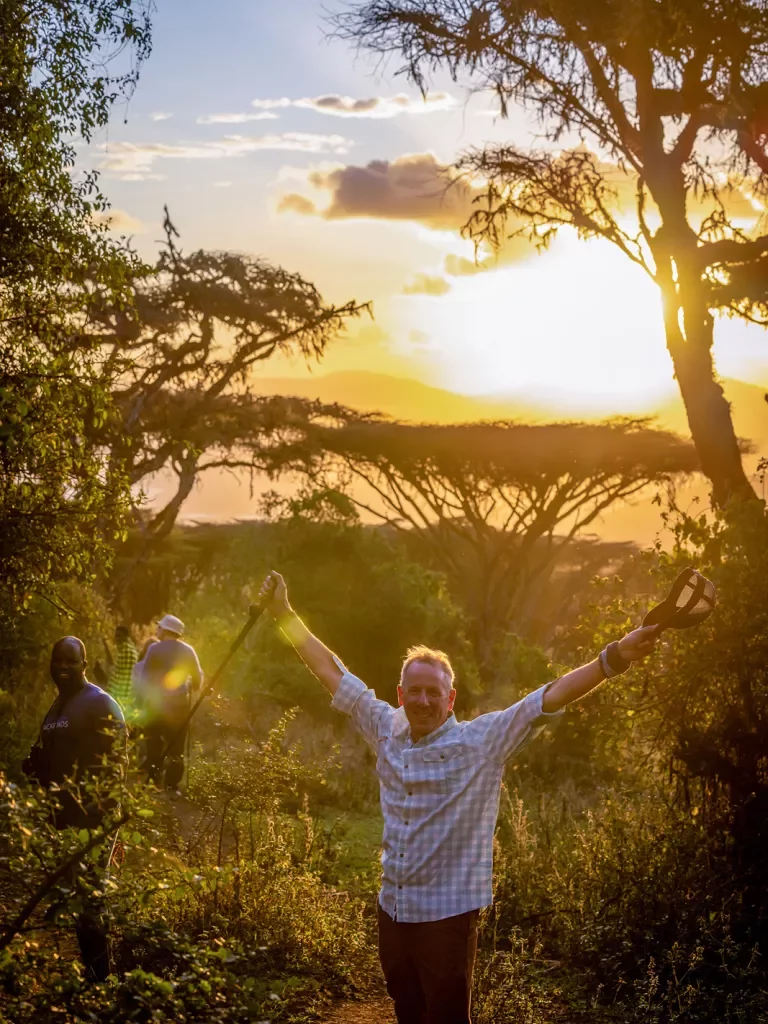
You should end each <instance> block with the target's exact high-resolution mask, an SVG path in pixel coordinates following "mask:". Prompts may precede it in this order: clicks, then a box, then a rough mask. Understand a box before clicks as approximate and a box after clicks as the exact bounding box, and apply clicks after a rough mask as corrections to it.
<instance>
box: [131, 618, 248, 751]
mask: <svg viewBox="0 0 768 1024" xmlns="http://www.w3.org/2000/svg"><path fill="white" fill-rule="evenodd" d="M263 611H264V606H263V605H260V604H252V605H251V607H250V615H249V617H248V621H247V622H246V624H245V625H244V626H243V628H242V629H241V630H240V632H239V633H238V634H237V636H236V637H235V639H234V640H233V641H232V646H231V647H230V648H229V650H228V651H227V654H226V655H225V657H224V660H223V661H222V663H221V664H220V665H219V667H218V668H217V669H216V671H215V672H214V673H213V675H212V676H211V678H210V679H209V680H208V682H207V683H206V684H205V686H204V687H203V688H202V690H201V691H200V696H199V697H198V698H197V700H196V701H195V703H194V704H193V705H192V707H191V708H190V710H189V713H188V714H187V717H186V718H185V719H184V721H183V722H182V723H181V725H180V726H179V728H178V729H177V730H176V732H175V733H174V734H173V736H172V737H171V739H170V741H169V743H168V744H167V745H166V748H165V750H164V751H163V752H162V754H161V755H160V760H159V763H158V765H157V767H158V768H159V767H160V766H161V765H162V764H163V762H164V761H165V759H166V757H167V756H168V754H169V752H170V750H171V748H172V747H173V745H174V743H176V741H177V740H178V738H179V736H181V734H182V733H183V732H184V730H185V729H186V728H187V726H188V725H189V723H190V722H191V721H192V718H193V717H194V714H195V712H196V711H197V709H198V708H199V707H200V705H201V704H202V703H203V700H204V699H205V698H206V697H207V696H208V694H209V693H211V692H212V690H213V689H214V687H215V686H216V684H217V683H218V681H219V679H220V678H221V676H222V675H223V673H224V671H225V670H226V668H227V666H228V665H229V663H230V661H231V660H232V659H233V658H234V656H235V654H237V652H238V650H239V649H240V647H242V645H243V641H244V640H245V638H246V637H247V636H248V634H249V633H250V632H251V630H252V629H253V627H254V626H255V625H256V623H257V622H258V620H259V616H260V615H261V613H262V612H263ZM148 762H149V758H147V759H146V760H145V761H144V763H143V764H142V766H141V771H144V769H145V768H147V766H148Z"/></svg>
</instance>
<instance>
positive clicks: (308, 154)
mask: <svg viewBox="0 0 768 1024" xmlns="http://www.w3.org/2000/svg"><path fill="white" fill-rule="evenodd" d="M154 38H155V43H154V52H153V56H152V59H151V60H150V61H149V62H148V64H147V65H146V67H145V68H144V70H143V73H142V77H141V80H140V84H139V87H138V89H137V91H136V93H135V95H134V96H133V98H132V100H131V101H130V103H129V104H128V105H127V107H126V108H125V109H124V111H122V113H124V115H125V121H124V122H123V121H122V120H121V119H119V118H116V119H115V120H114V121H113V124H112V125H111V127H110V130H109V133H108V134H105V135H104V136H102V137H101V138H97V139H96V140H95V142H94V144H93V145H92V146H91V147H90V148H89V149H87V150H84V151H83V152H82V159H83V162H84V164H89V163H90V165H91V166H92V165H94V164H95V165H96V166H97V167H98V168H99V169H100V173H101V184H102V187H103V189H104V191H105V192H106V194H107V195H108V197H109V198H110V200H111V202H112V204H113V207H114V210H115V213H114V227H115V229H116V230H119V231H123V232H125V233H128V234H129V235H131V237H132V239H133V243H134V245H135V246H136V247H137V249H138V250H139V252H140V253H141V254H142V255H143V256H145V257H147V258H151V257H153V256H154V255H155V254H156V252H157V250H158V246H159V244H160V240H161V238H162V231H161V224H162V211H163V205H164V204H166V203H167V204H168V206H169V209H170V213H171V216H172V218H173V221H174V223H175V225H176V227H177V228H178V230H179V232H180V236H181V242H180V244H181V245H182V247H183V248H184V249H185V250H187V251H189V250H192V249H194V248H197V247H206V248H211V249H232V250H236V251H240V252H248V253H254V254H258V255H260V256H263V257H266V258H267V259H269V260H271V261H273V262H274V263H277V264H280V265H282V266H284V267H285V268H286V269H288V270H290V271H298V272H300V273H301V274H303V275H304V276H305V277H306V278H307V279H309V280H311V281H312V282H314V283H315V284H316V285H317V287H318V288H319V289H320V291H321V292H322V294H323V295H324V297H325V298H326V299H328V300H329V301H333V302H344V301H347V300H349V299H355V300H356V301H369V300H370V301H371V302H372V310H373V319H367V318H364V319H362V320H360V321H357V322H356V323H354V324H352V325H351V326H350V329H349V331H348V332H347V334H346V335H344V336H342V337H341V338H339V339H338V340H337V341H335V342H334V343H332V344H331V345H330V346H329V347H328V349H327V351H326V353H325V356H324V358H323V359H322V361H321V362H320V363H319V364H313V365H312V366H309V367H308V366H306V365H305V364H304V363H303V362H302V361H301V360H298V359H295V358H294V359H289V358H284V357H275V358H272V359H270V360H269V361H268V362H267V363H265V364H264V365H263V366H262V367H261V373H260V377H261V378H262V379H260V380H259V381H257V382H256V386H257V389H261V390H263V391H265V392H267V393H269V392H270V389H271V388H272V387H273V386H275V387H277V386H279V387H280V388H283V389H285V390H296V391H298V392H300V393H302V394H305V395H308V396H310V397H323V398H325V399H327V400H336V401H344V402H347V403H348V404H354V405H356V406H357V407H358V408H381V409H383V410H384V411H387V412H390V413H393V414H395V415H399V416H404V417H410V418H432V419H436V420H440V421H443V422H445V421H448V420H450V419H461V418H464V419H468V418H472V417H477V416H479V415H483V414H488V415H501V414H508V415H528V414H530V415H536V416H537V418H539V419H540V420H541V419H547V418H551V419H555V418H558V417H560V418H562V417H563V416H586V417H599V416H606V415H613V414H626V413H631V414H635V413H655V412H657V411H661V420H660V422H663V423H666V424H669V425H671V426H673V427H675V428H676V429H681V430H683V431H685V430H686V423H685V418H684V416H683V415H681V407H680V403H679V397H678V390H677V386H676V382H675V380H674V377H673V372H672V364H671V360H670V358H669V356H668V354H667V351H666V348H665V343H664V336H663V329H662V322H661V310H660V299H659V293H658V290H657V289H656V287H655V286H654V284H653V283H652V282H651V281H650V280H649V279H648V277H646V275H645V274H644V272H643V271H642V270H641V269H639V268H638V267H637V266H635V265H634V264H632V263H631V262H630V261H629V260H628V259H627V258H626V257H625V256H624V255H622V254H621V253H620V252H619V251H618V250H616V249H615V248H614V247H613V246H611V245H610V244H609V243H607V242H594V241H593V242H584V241H580V240H578V239H577V237H576V236H575V234H574V233H572V232H570V231H567V230H566V231H563V232H561V234H560V235H559V236H558V237H557V238H556V239H555V240H554V242H553V243H552V245H551V246H550V247H549V249H547V250H546V251H544V252H539V251H538V250H537V249H536V247H535V246H534V245H532V244H531V243H530V242H528V241H526V240H524V239H516V240H514V241H512V242H508V243H506V245H505V247H504V249H503V251H502V252H501V253H500V255H499V256H498V258H497V257H494V256H493V255H492V254H490V253H489V252H487V251H480V252H479V253H478V254H477V259H476V254H475V251H474V247H473V245H472V244H471V242H470V241H468V240H467V239H466V238H463V237H462V235H461V228H462V225H463V224H464V222H465V220H466V217H467V209H468V208H467V205H466V201H465V202H464V205H462V203H461V202H457V200H456V199H455V197H454V196H453V195H452V194H447V195H445V196H443V195H442V186H441V184H440V179H439V169H440V167H441V166H443V165H446V164H449V163H451V162H452V161H454V160H455V159H456V158H457V156H458V155H459V153H460V152H461V151H462V150H463V149H465V148H467V147H469V146H477V145H481V144H482V143H484V142H489V141H501V140H509V141H512V142H514V143H517V144H520V145H530V144H531V143H532V141H534V133H535V132H536V126H535V125H534V124H532V123H531V122H530V121H529V120H528V119H527V118H526V116H525V115H523V114H522V112H521V111H519V110H516V109H513V110H512V111H511V114H510V117H509V118H508V119H507V120H502V119H500V118H499V117H498V116H495V110H494V103H493V99H492V98H491V97H490V96H488V95H483V94H478V95H470V93H469V90H468V89H467V88H466V83H465V84H464V86H462V85H461V84H459V85H457V84H456V83H453V82H451V81H450V80H447V79H441V78H438V79H436V80H434V81H433V82H432V83H431V86H430V92H429V94H428V97H427V100H426V101H424V100H422V98H421V97H420V96H419V94H418V92H417V90H415V89H414V88H413V87H412V86H410V85H409V84H408V83H407V82H406V81H405V80H404V79H403V78H402V77H399V76H395V75H394V74H393V73H392V72H394V71H395V70H396V68H395V67H386V66H385V67H383V68H382V67H380V66H375V65H374V63H373V62H371V61H368V60H367V59H366V58H365V57H364V56H361V55H359V54H358V55H355V54H353V53H352V52H351V51H350V50H349V49H348V47H347V46H346V45H344V44H342V43H341V42H339V41H338V40H335V41H329V40H328V39H327V38H326V36H325V26H324V23H323V20H322V9H321V5H320V4H319V3H318V2H317V0H292V2H291V4H287V5H283V6H282V7H279V6H270V9H269V14H268V16H266V12H265V11H264V9H263V7H262V6H261V5H258V4H256V3H252V2H249V0H227V2H225V3H223V4H220V5H216V6H215V7H214V6H213V5H211V4H207V3H204V2H202V0H193V2H188V0H186V2H184V3H182V2H181V0H167V2H164V3H162V4H160V5H159V7H158V11H157V16H156V20H155V30H154ZM577 141H578V140H569V141H568V144H569V145H572V144H575V143H576V142H577ZM534 144H535V141H534ZM748 213H749V207H747V214H748ZM478 260H479V261H480V263H482V268H480V267H478V262H477V261H478ZM715 355H716V363H717V369H718V372H719V373H720V375H721V376H722V377H723V378H731V379H735V380H736V381H745V382H751V383H753V384H759V385H764V384H765V383H766V382H768V346H767V345H766V342H765V335H764V331H763V330H762V329H761V328H759V327H756V326H749V325H746V324H744V323H742V322H735V321H730V320H721V321H720V322H719V323H718V325H717V329H716V345H715ZM376 375H386V378H387V379H386V380H385V379H384V377H383V376H378V377H377V376H376ZM398 380H399V381H401V382H404V381H408V382H410V383H409V384H408V386H407V387H406V385H405V384H404V383H401V384H399V385H398V384H397V381H398ZM416 385H418V386H422V385H426V386H427V387H428V388H432V389H434V390H432V391H429V392H428V391H426V390H422V391H421V392H418V394H417V393H416V392H414V391H413V387H414V386H416ZM409 389H410V390H409ZM452 396H453V397H452ZM457 396H470V397H471V398H472V399H473V400H474V399H476V398H477V399H480V398H482V400H483V401H484V402H486V404H485V405H474V406H473V405H471V404H470V405H465V406H461V404H460V402H459V401H458V398H457ZM758 397H759V398H761V395H759V396H758ZM493 402H496V403H497V404H496V405H493V404H488V403H493ZM498 403H501V404H498ZM503 403H507V404H506V405H504V404H503ZM756 407H757V406H756V405H755V408H756ZM734 415H735V419H736V421H737V429H740V430H741V431H742V432H744V431H745V430H746V431H747V432H748V433H747V436H751V437H753V438H754V437H755V433H754V429H753V427H754V424H755V423H757V424H758V428H757V429H759V424H760V423H761V417H760V416H752V415H751V414H750V416H748V417H747V418H746V419H744V417H743V416H742V418H741V420H740V416H741V412H740V410H739V408H735V410H734ZM740 422H741V426H740V425H739V424H740ZM233 487H234V485H233V484H232V483H231V481H222V480H220V479H217V481H216V484H215V486H214V485H213V484H212V483H211V482H210V481H208V480H206V482H205V483H204V484H203V485H202V487H201V488H199V489H197V490H196V492H195V494H194V495H193V496H192V498H191V499H190V501H189V502H188V503H187V505H186V506H185V514H186V515H195V514H198V513H200V514H204V515H213V516H214V517H215V516H218V515H223V514H225V510H228V511H229V514H232V515H235V514H247V513H249V512H252V511H253V503H252V501H251V500H250V498H249V497H248V488H247V487H243V488H240V489H236V490H235V491H233ZM238 495H239V497H238Z"/></svg>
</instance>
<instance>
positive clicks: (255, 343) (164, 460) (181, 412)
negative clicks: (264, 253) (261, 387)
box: [77, 211, 369, 553]
mask: <svg viewBox="0 0 768 1024" xmlns="http://www.w3.org/2000/svg"><path fill="white" fill-rule="evenodd" d="M166 233H167V245H166V247H165V249H164V250H163V251H162V252H161V254H160V257H159V260H158V263H157V265H156V267H155V268H154V270H153V272H152V273H151V274H149V275H147V274H139V275H138V276H137V277H136V278H135V279H134V280H132V282H131V301H130V303H129V304H128V305H125V304H123V303H116V302H114V301H112V300H111V297H110V296H109V295H106V296H105V295H103V294H102V293H100V292H98V291H97V292H95V293H94V294H93V295H92V296H91V299H90V321H89V324H88V327H87V330H86V331H85V332H84V333H83V334H82V335H81V336H80V337H79V338H78V341H77V343H78V344H79V345H81V346H97V347H98V348H99V351H100V353H101V358H102V374H103V380H104V383H105V386H108V387H109V388H110V391H111V399H112V411H111V415H110V416H108V417H107V418H105V419H102V420H100V421H99V422H94V423H93V424H92V428H91V431H90V443H91V445H93V446H96V447H102V448H104V449H105V450H107V451H108V452H109V462H110V466H111V468H112V471H113V472H115V473H119V474H121V475H123V476H124V477H125V478H126V479H127V480H128V482H129V484H130V485H131V487H133V488H138V486H139V485H141V483H142V482H143V481H146V480H147V478H149V477H151V476H152V475H154V474H156V473H159V472H161V471H163V470H170V471H172V472H173V473H174V474H175V476H176V488H175V492H174V493H173V494H172V496H171V498H170V499H169V500H168V502H167V503H166V505H165V506H164V507H163V508H161V509H159V510H157V511H146V510H141V509H139V508H138V507H137V512H139V513H140V514H138V515H137V517H136V521H137V524H138V525H139V526H140V528H141V534H142V538H143V539H142V543H141V545H140V547H143V548H144V551H145V553H146V552H147V551H149V550H150V549H151V548H152V545H153V544H154V543H155V542H157V541H159V540H161V539H162V538H163V537H165V536H166V535H167V534H168V533H169V532H170V531H171V529H172V528H173V525H174V523H175V521H176V518H177V516H178V513H179V510H180V509H181V506H182V504H183V503H184V501H185V500H186V498H187V497H188V496H189V494H190V492H191V490H192V488H193V486H194V484H195V482H196V480H198V479H199V477H200V475H201V474H203V473H204V472H206V471H209V470H211V469H221V468H226V469H232V470H242V469H245V470H251V471H254V470H259V469H263V468H265V466H266V464H267V459H268V455H269V452H270V450H271V448H272V447H274V446H275V445H278V444H281V445H284V444H287V443H289V442H290V441H291V440H292V439H295V438H296V431H297V430H298V431H303V430H304V428H305V426H306V425H307V424H308V423H311V422H312V421H313V419H316V418H317V417H318V416H322V415H323V407H322V406H320V405H319V404H317V403H312V402H304V401H301V400H299V399H291V398H282V397H275V398H268V397H262V396H256V395H253V394H252V391H251V375H252V373H253V372H254V371H255V370H256V368H257V367H258V365H259V364H260V363H262V362H264V360H267V359H269V358H270V357H271V356H273V355H275V354H276V353H278V352H283V353H295V354H298V355H301V356H303V357H304V358H305V359H307V360H310V359H319V358H320V357H321V356H322V354H323V352H324V351H325V347H326V345H327V344H328V342H329V341H331V340H332V339H333V338H334V337H335V336H336V335H337V334H339V333H340V331H341V330H342V329H343V327H344V325H345V323H346V322H347V321H348V320H349V318H350V317H356V316H359V315H360V314H361V313H362V312H363V311H365V310H367V309H368V308H369V307H368V306H367V305H366V304H362V305H361V304H358V303H356V302H354V301H350V302H347V303H345V304H344V305H340V306H336V305H333V304H329V303H326V302H325V301H324V300H323V298H322V296H321V295H320V293H319V292H318V291H317V289H316V288H315V286H314V285H312V284H311V283H310V282H308V281H306V280H304V278H302V277H301V276H300V275H299V274H294V273H290V272H288V271H286V270H284V269H282V268H281V267H276V266H274V265H272V264H271V263H269V262H268V261H267V260H265V259H261V258H256V257H251V256H246V255H239V254H234V253H229V252H205V251H198V252H194V253H192V254H190V255H188V256H185V255H183V254H182V253H181V252H180V251H179V249H178V248H177V247H176V244H175V242H174V235H175V230H174V228H173V225H172V224H171V223H170V220H169V219H168V216H167V211H166ZM300 436H303V433H301V435H300Z"/></svg>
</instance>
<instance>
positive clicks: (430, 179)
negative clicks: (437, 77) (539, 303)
mask: <svg viewBox="0 0 768 1024" xmlns="http://www.w3.org/2000/svg"><path fill="white" fill-rule="evenodd" d="M307 183H308V185H310V186H311V188H313V189H315V190H316V191H319V192H326V193H330V201H329V203H328V205H327V206H326V207H325V208H322V209H319V208H317V207H316V206H315V204H314V203H313V204H312V206H313V209H311V210H310V208H309V206H308V205H307V206H305V207H304V208H303V209H302V204H301V203H300V201H299V199H300V198H304V197H299V198H297V194H296V193H292V194H289V195H288V196H285V197H284V198H283V200H282V203H281V207H282V208H284V209H290V210H293V211H294V212H304V213H306V214H307V215H309V214H311V213H316V214H319V215H320V216H322V217H324V218H325V219H326V220H345V219H350V218H361V217H372V218H377V219H382V220H409V221H414V222H416V223H419V224H424V225H425V226H426V227H429V228H434V229H435V230H441V231H445V230H457V229H459V228H461V227H462V226H463V225H464V224H465V223H466V221H467V219H468V218H469V215H470V213H471V212H472V197H473V194H474V193H473V190H472V189H471V187H470V186H469V185H468V184H467V182H466V181H464V180H460V179H459V180H457V179H456V178H455V177H454V176H453V175H452V174H451V173H450V171H448V170H446V168H444V167H443V166H442V165H441V164H439V163H438V161H437V160H436V159H435V157H434V156H433V155H432V154H431V153H416V154H413V155H409V156H402V157H398V159H396V160H392V161H389V160H372V161H371V162H370V163H369V164H366V165H365V166H364V167H358V166H355V165H347V166H343V167H334V168H331V169H328V170H320V169H316V170H314V171H311V172H310V173H309V174H308V175H307Z"/></svg>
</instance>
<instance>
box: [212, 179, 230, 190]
mask: <svg viewBox="0 0 768 1024" xmlns="http://www.w3.org/2000/svg"><path fill="white" fill-rule="evenodd" d="M231 184H232V182H231V181H214V183H213V187H214V188H229V186H230V185H231Z"/></svg>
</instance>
